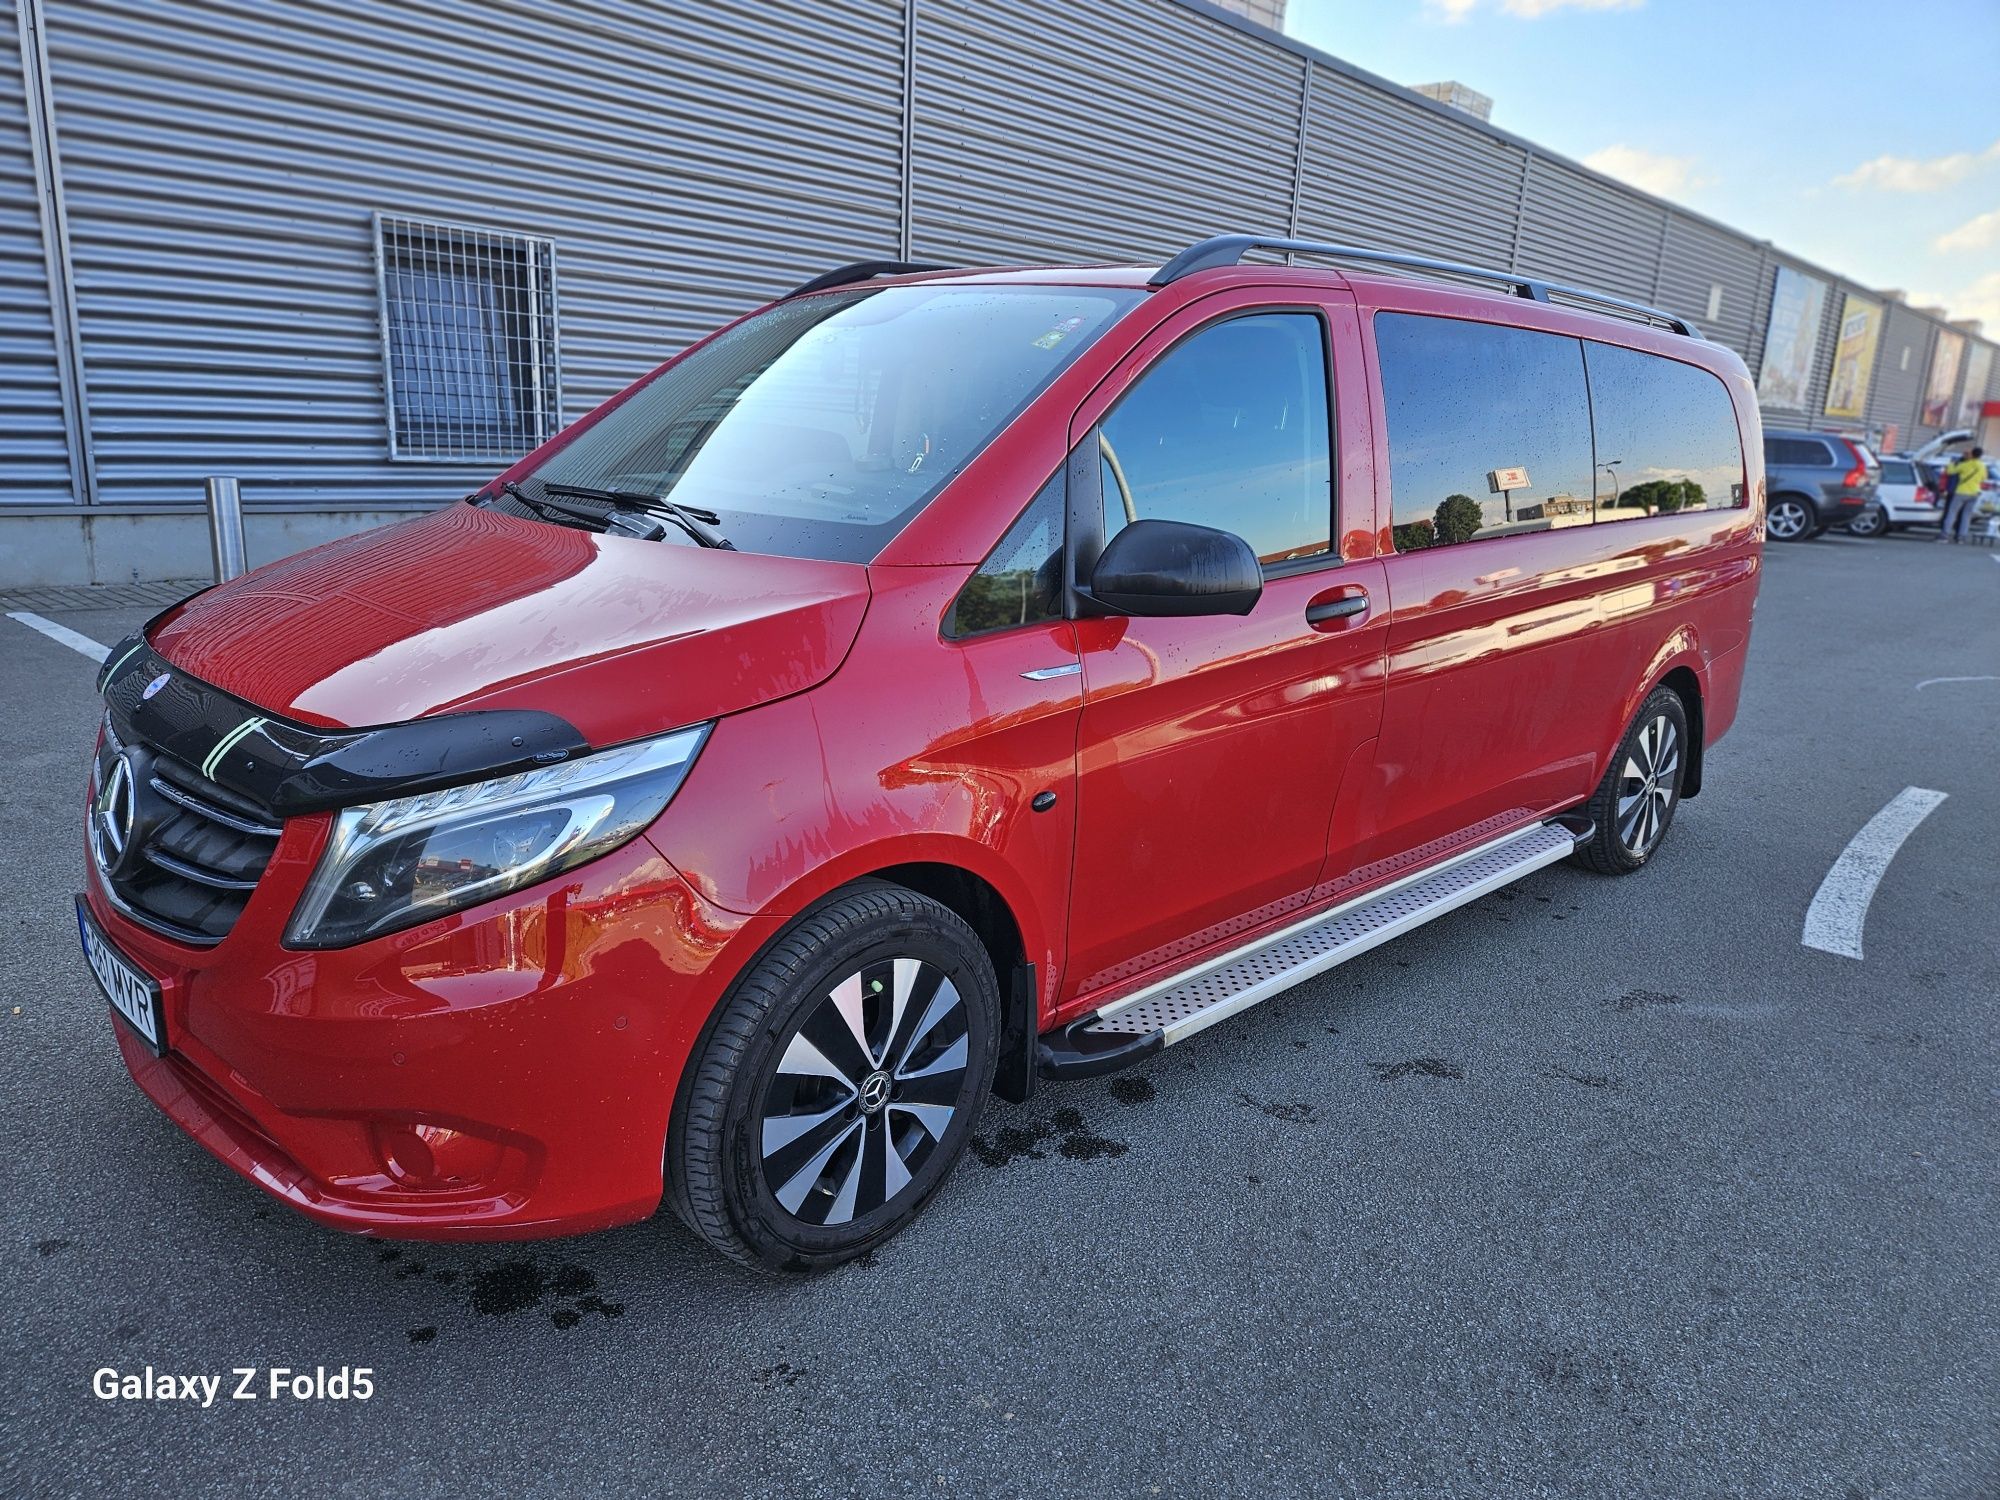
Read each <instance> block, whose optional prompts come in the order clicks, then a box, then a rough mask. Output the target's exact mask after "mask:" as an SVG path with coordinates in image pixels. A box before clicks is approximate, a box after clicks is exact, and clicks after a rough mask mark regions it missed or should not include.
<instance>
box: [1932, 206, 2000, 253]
mask: <svg viewBox="0 0 2000 1500" xmlns="http://www.w3.org/2000/svg"><path fill="white" fill-rule="evenodd" d="M1989 245H2000V208H1996V209H1994V210H1993V211H1992V212H1991V213H1985V214H1977V215H1975V216H1974V217H1972V218H1970V219H1967V220H1966V221H1965V222H1964V223H1963V224H1961V225H1959V226H1958V228H1956V229H1954V230H1952V231H1951V233H1949V234H1941V235H1939V236H1938V237H1937V238H1936V239H1935V240H1933V241H1931V248H1932V249H1933V250H1940V251H1943V252H1944V253H1945V254H1946V255H1949V254H1951V253H1952V252H1953V251H1954V250H1984V249H1986V248H1987V247H1988V246H1989Z"/></svg>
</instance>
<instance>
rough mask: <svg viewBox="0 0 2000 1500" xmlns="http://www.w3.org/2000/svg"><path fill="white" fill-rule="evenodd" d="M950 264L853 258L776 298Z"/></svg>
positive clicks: (944, 268)
mask: <svg viewBox="0 0 2000 1500" xmlns="http://www.w3.org/2000/svg"><path fill="white" fill-rule="evenodd" d="M950 269H951V267H950V266H941V265H938V264H936V263H935V262H933V261H922V260H855V261H849V262H848V263H847V264H846V265H844V266H835V267H834V268H833V269H832V270H831V271H827V272H825V273H823V274H822V275H819V276H815V277H813V279H812V280H811V281H806V282H801V283H800V284H799V285H797V286H795V287H793V288H792V289H791V290H790V291H789V292H787V293H785V295H784V296H782V297H780V298H779V299H778V300H779V301H780V302H789V301H791V300H792V298H794V297H804V296H806V295H808V294H810V293H812V292H825V291H831V290H832V289H833V288H834V287H837V286H852V285H853V284H854V283H855V282H857V281H873V280H874V279H875V278H876V277H877V276H908V275H910V274H912V273H914V272H917V271H949V270H950Z"/></svg>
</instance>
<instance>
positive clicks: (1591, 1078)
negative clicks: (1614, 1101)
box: [1548, 1063, 1618, 1089]
mask: <svg viewBox="0 0 2000 1500" xmlns="http://www.w3.org/2000/svg"><path fill="white" fill-rule="evenodd" d="M1548 1076H1549V1077H1551V1078H1566V1079H1568V1080H1569V1081H1570V1082H1571V1083H1580V1084H1582V1085H1583V1086H1584V1087H1585V1088H1587V1089H1615V1088H1617V1087H1618V1080H1617V1079H1615V1078H1613V1077H1612V1076H1611V1075H1610V1074H1608V1073H1574V1072H1571V1071H1570V1070H1569V1069H1568V1068H1565V1067H1563V1066H1562V1065H1561V1064H1560V1063H1557V1064H1555V1065H1554V1066H1552V1067H1551V1068H1550V1069H1549V1072H1548Z"/></svg>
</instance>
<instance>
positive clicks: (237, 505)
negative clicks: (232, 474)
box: [207, 475, 250, 583]
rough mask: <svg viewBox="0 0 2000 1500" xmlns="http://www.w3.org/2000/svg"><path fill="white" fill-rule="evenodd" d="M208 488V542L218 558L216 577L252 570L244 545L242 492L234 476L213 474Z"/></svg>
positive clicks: (218, 579)
mask: <svg viewBox="0 0 2000 1500" xmlns="http://www.w3.org/2000/svg"><path fill="white" fill-rule="evenodd" d="M207 489H208V545H209V552H210V554H211V555H212V556H213V557H214V558H215V581H216V582H217V583H227V582H228V581H229V580H230V579H232V578H236V577H240V576H241V575H242V574H244V573H245V572H247V571H249V567H250V564H249V560H248V556H247V554H246V553H245V551H244V548H243V496H242V493H241V492H240V491H239V490H238V489H237V487H236V481H235V480H234V479H226V478H223V477H222V476H220V475H216V476H213V477H211V478H210V479H209V480H208V483H207Z"/></svg>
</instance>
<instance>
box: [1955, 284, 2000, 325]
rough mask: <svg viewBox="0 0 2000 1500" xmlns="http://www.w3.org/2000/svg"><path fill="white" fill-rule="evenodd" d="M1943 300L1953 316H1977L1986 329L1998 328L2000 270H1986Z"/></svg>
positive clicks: (1999, 320) (1999, 314) (1999, 317)
mask: <svg viewBox="0 0 2000 1500" xmlns="http://www.w3.org/2000/svg"><path fill="white" fill-rule="evenodd" d="M1943 300H1944V305H1945V306H1946V307H1948V308H1950V309H1951V315H1952V316H1953V317H1954V318H1977V319H1979V321H1980V322H1982V323H1984V324H1985V325H1986V327H1987V328H1988V329H2000V271H1988V272H1987V273H1986V274H1985V275H1984V276H1982V277H1980V278H1979V279H1978V280H1977V281H1975V282H1973V283H1972V285H1971V286H1968V287H1965V288H1962V289H1961V290H1960V291H1958V292H1956V293H1954V294H1953V295H1951V296H1949V297H1946V298H1944V299H1943Z"/></svg>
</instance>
